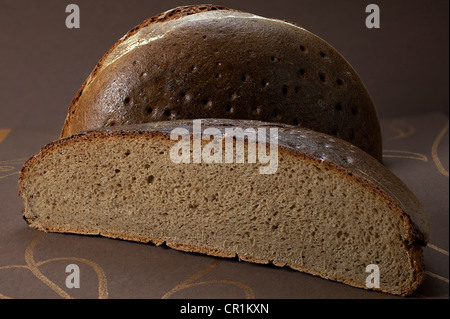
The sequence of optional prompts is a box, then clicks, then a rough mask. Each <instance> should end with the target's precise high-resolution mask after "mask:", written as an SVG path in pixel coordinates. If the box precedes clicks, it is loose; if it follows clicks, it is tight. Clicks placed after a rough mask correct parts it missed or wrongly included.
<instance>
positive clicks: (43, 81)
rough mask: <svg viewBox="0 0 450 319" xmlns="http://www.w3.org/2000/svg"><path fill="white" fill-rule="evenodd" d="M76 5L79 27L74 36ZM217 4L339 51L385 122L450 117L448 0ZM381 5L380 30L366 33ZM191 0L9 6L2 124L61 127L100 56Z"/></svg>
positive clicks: (2, 22) (3, 16) (0, 85)
mask: <svg viewBox="0 0 450 319" xmlns="http://www.w3.org/2000/svg"><path fill="white" fill-rule="evenodd" d="M70 3H76V4H78V5H79V7H80V11H81V28H80V29H67V28H66V26H65V19H66V16H67V15H68V13H66V12H65V8H66V6H67V5H68V4H70ZM212 3H215V4H222V5H225V6H228V7H231V8H235V9H240V10H243V11H247V12H251V13H255V14H258V15H262V16H266V17H270V18H280V19H286V20H290V21H293V22H296V23H298V24H300V25H301V26H303V27H304V28H306V29H307V30H309V31H311V32H313V33H315V34H317V35H319V36H320V37H322V38H323V39H325V40H326V41H327V42H329V43H330V44H331V45H333V46H334V47H335V48H337V49H338V50H339V51H340V52H341V53H342V54H343V55H344V57H346V58H347V59H348V61H349V62H350V63H351V64H352V65H353V67H354V68H355V69H356V70H357V72H358V73H359V74H360V75H361V78H362V79H363V81H364V83H365V84H366V86H367V88H368V90H369V92H370V94H371V95H372V97H373V100H374V102H375V104H376V107H377V109H378V112H379V116H380V118H387V117H394V116H403V115H417V114H422V113H429V112H432V111H439V112H443V113H444V114H446V115H447V116H448V105H449V99H448V85H449V83H448V82H449V81H448V69H449V65H448V56H449V51H448V47H449V46H448V39H449V37H448V27H449V20H448V10H449V1H447V0H433V1H423V0H422V1H412V0H403V1H400V0H396V1H382V0H377V1H362V0H346V1H335V0H321V1H312V0H309V1H298V0H295V1H294V0H292V1H289V0H277V1H260V0H239V1H237V0H222V1H214V2H212ZM369 3H376V4H378V5H379V7H380V11H381V28H380V29H367V28H366V27H365V18H366V16H367V14H366V13H365V8H366V5H367V4H369ZM187 4H192V2H191V1H189V2H187V1H176V0H170V1H154V0H153V1H152V0H126V1H106V0H96V1H86V0H76V1H61V0H44V1H24V0H19V1H17V0H14V1H12V0H6V1H5V0H2V3H1V10H0V29H1V30H2V32H1V33H0V43H1V47H0V57H1V59H0V70H1V73H0V96H1V103H0V125H1V126H5V125H7V126H9V127H11V126H12V127H15V126H20V125H22V124H23V123H24V122H25V123H30V124H33V125H36V126H45V125H47V124H48V123H49V122H50V123H52V124H53V123H55V122H57V123H60V124H61V125H62V122H63V120H64V118H65V114H66V111H67V108H68V105H69V103H70V101H71V99H72V98H73V96H74V95H75V93H76V91H77V90H78V88H79V87H80V86H81V84H82V82H83V81H84V79H85V78H86V77H87V76H88V74H89V73H90V72H91V71H92V69H93V68H94V66H95V64H96V63H97V61H98V60H99V59H100V58H101V57H102V55H103V54H104V53H105V52H106V51H107V50H108V49H109V48H110V47H111V46H112V45H113V44H114V43H115V42H116V41H117V40H118V39H119V38H120V37H121V36H122V35H123V34H125V33H126V32H127V31H128V30H129V29H131V28H132V27H134V26H135V25H137V24H139V23H140V22H141V21H143V20H144V19H146V18H148V17H150V16H153V15H155V14H158V13H160V12H163V11H166V10H168V9H171V8H173V7H176V6H179V5H187Z"/></svg>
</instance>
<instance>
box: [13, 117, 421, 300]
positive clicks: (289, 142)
mask: <svg viewBox="0 0 450 319" xmlns="http://www.w3.org/2000/svg"><path fill="white" fill-rule="evenodd" d="M230 126H237V127H241V128H244V129H245V128H246V127H252V128H255V129H257V128H258V127H277V128H278V129H279V130H278V135H279V153H280V154H283V152H285V153H289V154H293V155H294V156H297V157H298V158H299V160H304V161H310V162H313V163H314V164H315V165H318V166H321V167H326V168H327V169H328V170H329V171H331V172H333V173H335V174H339V175H340V176H341V178H343V179H352V180H356V181H357V182H358V183H359V184H360V185H362V186H363V187H364V188H365V189H367V190H368V191H369V192H372V193H375V194H376V195H377V196H378V197H379V198H380V199H381V200H383V201H384V202H386V203H387V204H388V205H389V207H390V208H391V209H392V211H393V212H394V213H395V214H397V216H399V217H400V218H401V220H403V222H402V223H403V225H404V229H406V233H404V234H401V236H402V242H403V246H404V249H405V251H406V252H407V254H408V255H409V256H410V259H409V260H410V262H411V269H413V270H414V274H413V277H414V279H413V280H412V284H411V285H410V286H409V288H408V290H406V291H403V292H401V295H408V294H411V293H412V292H413V291H414V290H415V289H416V288H417V287H418V286H419V285H420V283H421V282H422V280H423V277H424V268H425V266H424V262H423V256H422V250H421V246H422V245H424V244H425V243H426V241H427V238H428V229H427V227H428V225H416V224H415V223H414V222H413V219H415V220H416V221H420V220H421V217H424V216H423V215H424V214H425V213H424V211H423V208H422V207H421V206H420V203H419V202H418V200H417V199H416V198H415V196H414V195H413V194H412V193H411V192H410V191H409V190H408V188H407V187H406V186H405V185H404V184H403V183H402V182H401V181H400V180H399V179H398V178H396V177H395V176H394V175H393V174H392V173H390V171H389V170H387V169H386V168H385V167H384V166H383V165H382V164H380V163H379V162H378V161H376V160H375V159H374V158H372V157H371V156H369V155H368V154H366V153H365V152H362V151H361V150H359V149H358V148H356V147H355V146H353V145H352V144H350V143H347V142H344V141H342V140H340V139H333V138H331V137H329V136H327V135H325V134H321V133H318V132H314V131H311V130H308V129H302V128H298V127H293V126H290V125H283V124H278V125H276V124H273V123H262V122H257V121H233V120H214V119H206V120H203V122H202V128H203V129H204V128H207V127H215V128H219V129H224V128H226V127H230ZM175 127H184V128H187V129H188V130H190V131H191V132H192V122H191V121H170V122H157V123H151V124H144V125H131V126H128V127H115V128H104V129H101V130H95V131H89V132H87V133H80V134H76V135H73V136H70V137H67V138H63V139H60V140H57V141H54V142H53V143H50V144H48V145H46V146H45V147H43V148H42V149H41V151H40V152H39V153H38V154H37V155H35V156H33V157H32V158H30V159H29V160H28V161H27V163H26V164H25V165H24V166H23V168H22V171H21V174H20V177H19V192H20V195H21V196H22V197H23V198H24V201H25V203H26V198H25V194H24V189H23V183H24V181H25V180H26V179H27V178H28V174H29V172H30V171H31V170H32V167H33V166H34V165H35V164H36V163H37V162H39V161H40V159H41V158H43V157H45V156H47V155H49V154H51V153H52V152H56V151H58V150H60V149H61V148H64V147H70V145H71V144H74V143H90V142H93V141H95V140H102V139H117V138H123V137H129V138H133V139H136V138H145V139H152V140H155V139H157V140H169V139H170V131H171V130H172V129H173V128H175ZM281 156H282V155H281ZM25 206H26V207H25V210H24V218H25V220H26V221H27V223H29V224H30V225H32V224H33V223H32V220H30V219H28V218H26V217H25V216H26V212H27V211H26V210H27V205H26V204H25ZM414 215H417V216H414ZM46 231H50V232H71V233H79V234H98V232H96V231H95V230H86V229H46ZM100 235H103V236H107V237H112V238H120V239H125V240H133V241H140V242H152V243H154V244H156V245H161V244H166V245H167V246H169V247H172V248H175V249H179V250H184V251H192V252H199V253H205V254H209V255H214V256H219V257H235V253H233V252H231V251H226V250H216V249H214V250H211V249H210V248H208V247H192V246H190V245H185V244H183V243H171V242H165V241H164V239H162V238H147V237H136V236H130V235H128V234H126V233H120V234H117V233H105V232H102V233H101V234H100ZM238 257H239V259H241V260H245V261H251V262H257V263H271V262H273V263H274V264H277V263H276V262H274V261H272V260H260V259H255V258H254V257H252V256H238ZM277 265H279V266H289V267H291V268H294V269H297V270H300V271H306V272H309V273H311V274H313V275H318V276H321V277H324V278H327V279H332V280H337V281H341V282H345V283H347V284H350V285H353V286H356V287H360V288H366V287H365V286H364V285H363V284H361V283H358V282H348V281H345V280H342V278H335V277H333V276H330V275H329V274H327V273H326V272H317V271H315V270H312V269H305V268H299V267H298V266H295V265H292V264H283V265H281V264H277Z"/></svg>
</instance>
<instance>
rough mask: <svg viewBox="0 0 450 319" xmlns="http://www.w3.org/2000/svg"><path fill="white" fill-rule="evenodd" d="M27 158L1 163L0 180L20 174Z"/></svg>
mask: <svg viewBox="0 0 450 319" xmlns="http://www.w3.org/2000/svg"><path fill="white" fill-rule="evenodd" d="M25 161H26V159H25V158H18V159H11V160H6V161H0V179H2V178H5V177H8V176H12V175H16V174H19V173H20V170H21V168H22V165H23V163H24V162H25Z"/></svg>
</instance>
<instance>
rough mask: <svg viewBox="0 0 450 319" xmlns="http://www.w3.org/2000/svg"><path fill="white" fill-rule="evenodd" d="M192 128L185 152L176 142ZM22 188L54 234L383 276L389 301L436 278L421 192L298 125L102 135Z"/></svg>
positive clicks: (64, 154) (332, 274)
mask: <svg viewBox="0 0 450 319" xmlns="http://www.w3.org/2000/svg"><path fill="white" fill-rule="evenodd" d="M196 123H197V124H198V123H200V124H201V129H200V130H197V131H196V126H195V125H196ZM227 129H228V130H229V129H232V130H234V131H232V132H231V133H230V132H229V131H227ZM259 129H262V131H260V130H259ZM274 129H276V130H274ZM180 130H181V131H184V132H185V134H187V135H183V138H184V137H185V136H187V137H188V138H189V140H183V141H184V142H185V144H179V143H182V140H179V137H178V136H177V135H173V136H171V133H172V134H173V133H174V132H179V131H180ZM239 130H242V131H239ZM251 130H255V132H258V134H259V135H257V136H256V137H257V139H255V136H252V135H251V134H250V133H251V132H252V131H251ZM196 132H203V140H201V143H202V144H201V146H202V154H203V155H202V156H203V157H202V158H201V160H200V161H196V160H195V158H196V156H197V155H198V154H197V155H196V153H195V152H196V151H195V150H196V148H195V147H194V145H197V146H198V144H195V143H197V142H198V143H199V141H200V140H197V139H195V138H194V136H195V137H197V136H200V135H198V134H197V133H196ZM239 132H240V134H239ZM249 132H250V133H249ZM207 133H208V134H211V137H208V134H207ZM234 133H236V134H234ZM263 133H265V134H266V135H264V134H263ZM269 133H270V134H269ZM205 136H206V137H205ZM264 136H265V137H266V141H265V143H264V140H262V137H264ZM230 137H231V138H232V139H231V143H229V141H230ZM208 139H210V140H208ZM226 141H228V142H226ZM255 141H256V143H255ZM180 145H185V146H186V145H187V146H188V147H189V149H188V151H187V152H186V153H185V154H188V156H187V157H185V159H187V160H186V161H180V160H178V161H177V159H180V158H181V157H177V156H179V155H180V154H181V151H180V150H183V151H185V150H186V149H182V148H180V147H179V146H180ZM230 145H231V146H230ZM269 145H270V148H269ZM191 146H192V147H191ZM212 146H214V147H212ZM253 146H258V148H257V150H258V160H257V161H253V162H252V161H251V160H250V159H251V156H250V155H251V154H254V153H252V150H254V149H253V148H252V147H253ZM227 147H229V148H228V150H227ZM230 147H231V148H230ZM242 147H244V148H242ZM259 147H261V149H260V148H259ZM230 149H231V150H233V152H232V153H227V152H228V151H229V150H230ZM241 150H244V151H245V152H244V158H241V161H240V160H239V159H238V157H237V154H241V153H239V152H240V151H241ZM263 150H265V153H262V151H263ZM260 152H261V153H260ZM217 154H220V157H216V158H215V160H213V161H211V160H210V159H211V158H209V160H208V156H209V155H211V156H212V155H217ZM226 154H234V155H236V156H235V157H233V156H234V155H233V156H231V157H228V162H227V161H226V160H225V159H224V158H226V157H225V156H227V155H226ZM260 154H266V155H267V156H269V157H271V159H272V160H273V162H272V163H271V162H268V161H267V160H266V161H265V162H264V161H263V160H262V159H263V157H262V155H261V156H260ZM228 156H229V155H228ZM272 156H273V157H272ZM274 156H276V158H275V157H274ZM230 158H233V160H231V161H230V160H229V159H230ZM220 159H222V160H220ZM275 159H276V165H273V164H274V163H275ZM269 165H272V167H276V169H275V170H274V169H272V170H266V171H264V170H262V168H264V167H266V168H267V167H268V166H269ZM19 186H20V187H19V188H20V195H21V196H22V197H23V200H24V204H25V210H24V213H23V216H24V218H25V220H26V221H27V222H28V223H29V225H30V226H31V227H32V228H35V229H38V230H41V231H46V232H63V233H65V232H67V233H78V234H92V235H102V236H107V237H113V238H121V239H125V240H132V241H139V242H151V243H154V244H156V245H161V244H166V245H167V246H169V247H172V248H175V249H180V250H184V251H192V252H199V253H205V254H210V255H214V256H221V257H235V256H237V257H238V258H239V259H240V260H245V261H250V262H256V263H273V264H274V265H277V266H289V267H291V268H293V269H296V270H299V271H303V272H307V273H310V274H313V275H318V276H321V277H324V278H328V279H332V280H336V281H340V282H344V283H346V284H349V285H352V286H355V287H362V288H367V287H366V278H367V276H368V275H369V274H368V273H366V271H365V270H366V267H367V266H368V265H370V264H374V265H377V266H378V267H379V272H380V286H379V289H380V290H381V291H384V292H388V293H392V294H399V295H407V294H410V293H412V292H413V291H414V290H415V289H416V288H417V287H418V285H419V284H420V282H421V280H422V278H423V275H424V264H423V257H422V250H421V246H422V245H424V244H425V243H426V242H427V240H428V233H429V230H428V227H429V226H428V220H427V217H426V215H425V212H424V210H423V208H422V206H421V205H420V203H419V201H418V200H417V198H416V197H415V196H414V195H413V194H412V193H411V191H410V190H408V188H407V187H406V186H405V185H404V184H403V183H402V182H401V181H400V180H399V179H398V178H397V177H396V176H394V175H393V174H392V173H391V172H390V171H389V170H388V169H386V168H385V167H384V166H383V165H382V164H380V163H379V162H378V161H377V160H375V159H374V158H373V157H371V156H370V155H368V154H367V153H365V152H363V151H361V150H360V149H359V148H357V147H355V146H354V145H352V144H350V143H347V142H344V141H342V140H339V139H336V138H333V137H330V136H328V135H325V134H322V133H318V132H315V131H311V130H307V129H302V128H298V127H295V126H290V125H283V124H274V123H264V122H259V121H245V120H242V121H239V120H216V119H204V120H198V121H196V122H194V123H193V122H192V121H167V122H157V123H153V124H145V125H132V126H129V127H116V128H107V129H101V130H95V131H90V132H87V133H81V134H77V135H74V136H71V137H68V138H63V139H60V140H57V141H55V142H53V143H50V144H49V145H47V146H45V147H43V148H42V150H41V151H40V152H39V154H37V155H36V156H34V157H32V158H31V159H29V160H28V161H27V162H26V164H25V165H24V167H23V169H22V171H21V175H20V178H19Z"/></svg>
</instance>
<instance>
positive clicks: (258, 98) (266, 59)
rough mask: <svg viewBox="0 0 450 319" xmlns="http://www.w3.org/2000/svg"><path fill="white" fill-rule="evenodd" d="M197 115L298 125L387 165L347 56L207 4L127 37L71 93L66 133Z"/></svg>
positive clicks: (294, 29) (297, 31) (311, 38)
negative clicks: (360, 151)
mask: <svg viewBox="0 0 450 319" xmlns="http://www.w3.org/2000/svg"><path fill="white" fill-rule="evenodd" d="M196 118H229V119H251V120H260V121H267V122H276V123H286V124H292V125H298V126H301V127H306V128H310V129H313V130H315V131H319V132H323V133H326V134H329V135H332V136H336V137H338V138H341V139H344V140H346V141H348V142H350V143H352V144H354V145H356V146H358V147H360V148H361V149H363V150H364V151H366V152H368V153H369V154H371V155H372V156H373V157H375V158H377V159H378V160H380V161H381V153H382V151H381V149H382V147H381V143H382V140H381V131H380V127H379V122H378V117H377V113H376V110H375V107H374V105H373V102H372V100H371V98H370V96H369V94H368V92H367V90H366V88H365V86H364V84H363V82H362V81H361V79H360V77H359V76H358V74H357V73H356V72H355V70H354V69H353V68H352V67H351V65H350V64H349V63H348V62H347V61H346V60H345V58H343V57H342V56H341V55H340V54H339V52H337V51H336V50H335V49H334V48H333V47H331V46H330V45H329V44H328V43H326V42H325V41H324V40H322V39H321V38H319V37H317V36H316V35H314V34H312V33H311V32H308V31H306V30H305V29H303V28H301V27H299V26H298V25H295V24H293V23H289V22H286V21H282V20H277V19H269V18H264V17H260V16H257V15H254V14H250V13H245V12H240V11H236V10H230V9H226V8H223V7H218V6H206V5H205V6H188V7H180V8H176V9H173V10H170V11H167V12H165V13H163V14H160V15H157V16H155V17H153V18H150V19H148V20H146V21H144V22H143V23H141V24H140V25H138V26H136V27H135V28H133V29H132V30H130V31H129V32H128V33H127V34H126V35H125V36H124V37H122V38H121V39H120V40H119V41H118V42H117V43H116V44H115V45H114V46H113V47H112V48H111V49H110V50H109V51H108V52H107V53H106V54H105V55H104V57H103V58H102V59H101V60H100V61H99V63H98V64H97V66H96V67H95V69H94V70H93V72H92V73H91V74H90V76H89V77H88V78H87V79H86V81H85V82H84V84H83V85H82V87H81V88H80V90H79V92H78V93H77V95H76V96H75V98H74V99H73V101H72V103H71V105H70V107H69V111H68V115H67V118H66V121H65V124H64V127H63V129H62V132H61V137H66V136H69V135H72V134H75V133H79V132H83V131H86V130H93V129H97V128H100V127H110V126H117V125H129V124H139V123H147V122H154V121H168V120H177V119H196Z"/></svg>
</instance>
